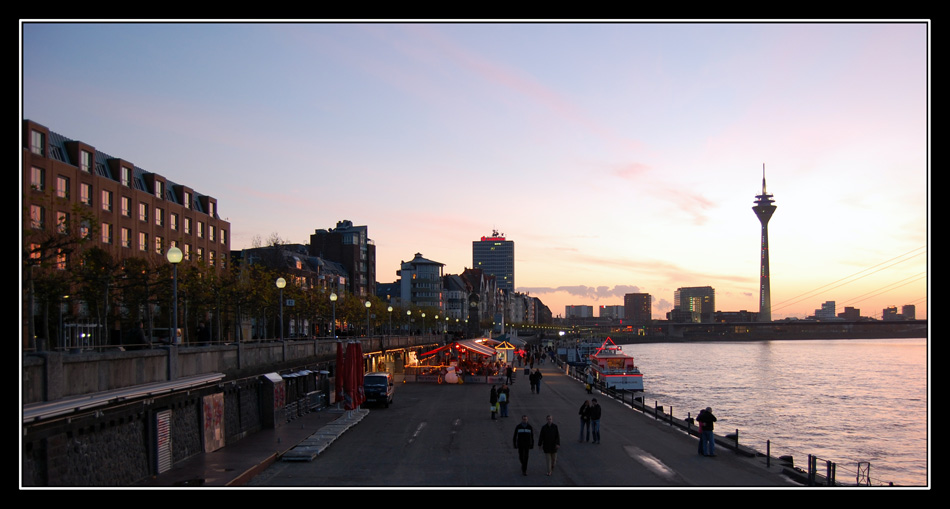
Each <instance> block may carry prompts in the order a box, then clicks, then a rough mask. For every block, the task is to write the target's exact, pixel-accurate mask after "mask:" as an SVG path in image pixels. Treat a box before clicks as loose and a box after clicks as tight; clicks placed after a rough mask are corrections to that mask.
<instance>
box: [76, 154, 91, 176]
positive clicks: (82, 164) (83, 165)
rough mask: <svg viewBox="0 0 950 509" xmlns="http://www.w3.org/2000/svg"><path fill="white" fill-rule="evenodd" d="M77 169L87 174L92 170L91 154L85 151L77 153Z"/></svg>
mask: <svg viewBox="0 0 950 509" xmlns="http://www.w3.org/2000/svg"><path fill="white" fill-rule="evenodd" d="M79 169H80V170H82V171H84V172H86V173H89V171H90V170H91V169H92V153H91V152H88V151H86V150H83V151H81V152H79Z"/></svg>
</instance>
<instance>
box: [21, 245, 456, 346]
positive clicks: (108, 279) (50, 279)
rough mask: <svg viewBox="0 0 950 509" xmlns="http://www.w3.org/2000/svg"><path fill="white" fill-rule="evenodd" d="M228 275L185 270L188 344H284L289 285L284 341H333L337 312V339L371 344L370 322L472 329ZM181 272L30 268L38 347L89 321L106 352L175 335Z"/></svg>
mask: <svg viewBox="0 0 950 509" xmlns="http://www.w3.org/2000/svg"><path fill="white" fill-rule="evenodd" d="M229 265H230V267H229V268H228V269H227V270H216V269H214V268H211V267H209V266H208V265H207V264H206V263H201V261H200V260H196V261H191V262H183V263H181V264H179V267H178V299H179V303H178V318H179V327H180V328H182V329H183V341H184V342H185V343H195V342H197V341H199V338H198V330H199V327H200V326H201V325H202V324H204V326H205V327H207V328H209V329H210V341H212V342H230V341H237V340H245V341H246V340H254V339H275V338H279V337H280V335H281V328H280V322H279V317H280V316H281V305H280V296H281V290H280V289H278V288H277V286H276V281H277V279H278V278H284V279H285V280H286V281H287V285H286V287H285V288H284V289H283V292H282V295H283V299H284V306H283V310H282V311H283V319H284V326H283V335H284V337H285V338H290V337H301V336H307V337H323V336H330V335H332V333H331V322H332V319H333V316H334V312H335V317H336V320H337V322H336V324H337V335H362V334H366V333H367V331H366V328H367V319H368V322H369V323H368V326H369V328H370V332H372V333H374V334H383V333H389V332H390V327H391V330H392V331H393V332H394V333H399V332H400V331H402V332H407V331H409V332H412V333H417V332H420V331H422V329H423V327H424V328H425V329H426V330H427V331H429V332H438V331H443V330H446V329H447V330H448V331H450V332H451V331H454V330H457V329H460V328H462V327H463V326H464V324H458V323H456V322H455V321H454V320H452V321H451V323H448V322H447V321H446V320H445V315H444V313H442V312H441V311H439V310H438V309H436V308H432V309H424V308H417V307H413V308H411V309H407V308H405V307H402V308H394V309H393V311H388V307H389V304H388V303H387V302H385V301H382V300H381V299H379V298H378V297H376V296H375V295H374V296H370V297H368V299H367V298H365V297H361V296H355V295H351V294H346V293H343V292H340V293H339V295H338V300H337V301H336V303H335V304H334V303H333V302H331V300H330V292H329V291H328V290H326V289H322V288H304V287H301V286H299V285H298V284H297V282H298V281H299V279H297V278H296V277H295V275H294V274H291V273H289V271H281V270H278V269H275V268H271V267H267V266H265V265H260V264H254V265H250V266H245V267H241V266H240V265H239V264H235V263H231V264H229ZM172 269H173V268H172V265H171V264H170V263H167V262H156V261H153V259H146V258H138V257H133V258H126V259H122V260H116V259H114V258H113V257H112V255H111V254H110V253H109V252H108V251H105V250H103V249H101V248H99V247H90V248H88V249H84V250H82V251H81V252H80V253H79V255H78V257H76V260H75V263H69V264H67V265H66V266H62V265H57V264H47V265H42V264H37V265H36V266H34V267H32V268H30V272H31V274H30V282H31V286H32V292H31V293H32V296H33V302H34V303H35V304H36V306H35V308H34V315H35V316H33V317H32V318H33V320H35V337H36V338H39V339H44V340H46V344H48V345H49V346H50V347H51V348H56V347H64V346H67V344H65V342H64V341H63V340H62V338H64V337H65V336H64V334H63V325H64V324H69V323H75V322H76V321H87V322H92V323H94V324H96V325H97V330H100V331H105V332H104V337H103V338H100V339H99V341H98V344H112V345H116V344H120V343H121V342H122V341H123V340H124V339H127V334H128V333H129V331H131V330H133V329H135V328H136V327H137V325H138V324H139V323H142V324H143V327H144V329H145V335H146V336H150V337H151V336H152V335H153V334H152V332H151V331H152V330H153V329H155V328H170V327H171V325H170V323H171V321H172V318H171V302H172V286H173V275H172ZM367 300H368V301H369V302H370V307H369V308H367V307H366V301H367ZM407 311H411V314H407ZM422 313H425V318H423V317H422ZM436 317H438V319H436ZM27 348H29V346H27Z"/></svg>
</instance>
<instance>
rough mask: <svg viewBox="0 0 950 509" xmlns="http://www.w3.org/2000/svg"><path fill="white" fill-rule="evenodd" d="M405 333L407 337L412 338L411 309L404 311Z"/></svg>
mask: <svg viewBox="0 0 950 509" xmlns="http://www.w3.org/2000/svg"><path fill="white" fill-rule="evenodd" d="M406 332H408V333H409V335H410V336H412V310H411V309H407V310H406Z"/></svg>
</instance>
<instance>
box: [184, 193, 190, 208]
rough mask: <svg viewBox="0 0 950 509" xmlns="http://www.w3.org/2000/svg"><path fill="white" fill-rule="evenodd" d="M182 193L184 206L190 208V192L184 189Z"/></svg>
mask: <svg viewBox="0 0 950 509" xmlns="http://www.w3.org/2000/svg"><path fill="white" fill-rule="evenodd" d="M184 195H185V203H184V205H185V208H186V209H190V208H191V193H189V192H188V191H185V193H184Z"/></svg>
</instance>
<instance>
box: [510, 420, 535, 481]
mask: <svg viewBox="0 0 950 509" xmlns="http://www.w3.org/2000/svg"><path fill="white" fill-rule="evenodd" d="M511 440H512V445H513V446H514V448H515V449H518V460H519V461H521V475H528V452H530V451H531V449H533V448H534V428H532V427H531V425H530V424H528V416H527V415H522V416H521V423H520V424H518V425H517V426H516V427H515V435H514V437H512V439H511Z"/></svg>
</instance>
